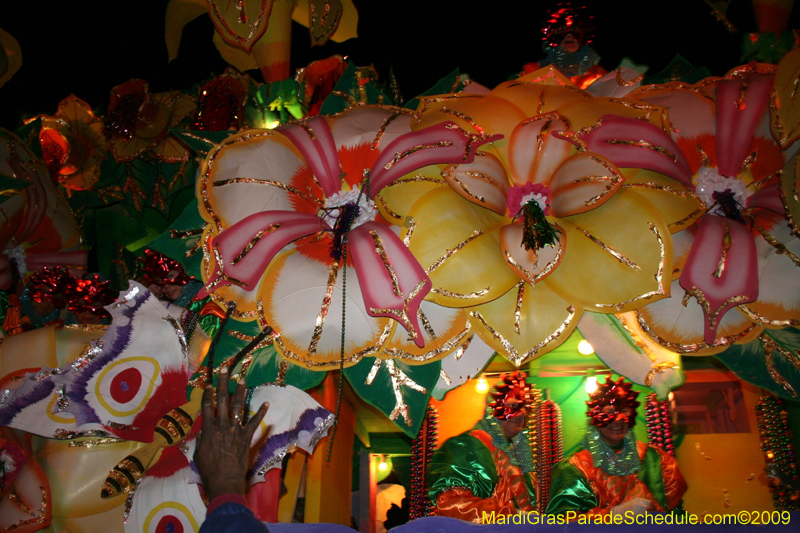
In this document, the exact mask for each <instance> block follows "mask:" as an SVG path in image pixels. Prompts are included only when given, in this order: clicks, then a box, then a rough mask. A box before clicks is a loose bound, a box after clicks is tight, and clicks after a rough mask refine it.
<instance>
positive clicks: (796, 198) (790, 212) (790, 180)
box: [781, 156, 800, 234]
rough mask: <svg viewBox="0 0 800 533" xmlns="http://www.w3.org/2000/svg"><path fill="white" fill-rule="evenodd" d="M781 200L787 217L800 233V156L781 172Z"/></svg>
mask: <svg viewBox="0 0 800 533" xmlns="http://www.w3.org/2000/svg"><path fill="white" fill-rule="evenodd" d="M781 200H783V205H784V206H785V207H786V219H787V220H788V221H789V224H791V226H792V229H793V230H794V231H795V232H796V233H798V234H800V158H798V157H797V156H794V157H793V158H791V159H790V160H789V161H788V162H787V163H786V165H784V167H783V172H782V173H781Z"/></svg>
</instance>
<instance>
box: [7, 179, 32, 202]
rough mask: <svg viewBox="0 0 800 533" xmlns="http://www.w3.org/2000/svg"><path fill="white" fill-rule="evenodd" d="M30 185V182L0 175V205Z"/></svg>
mask: <svg viewBox="0 0 800 533" xmlns="http://www.w3.org/2000/svg"><path fill="white" fill-rule="evenodd" d="M28 185H30V182H27V181H22V180H17V179H14V178H11V177H8V176H6V175H5V174H0V204H2V203H3V202H5V201H6V200H8V199H9V198H11V197H12V196H16V195H17V194H19V193H20V192H21V191H22V189H24V188H25V187H27V186H28Z"/></svg>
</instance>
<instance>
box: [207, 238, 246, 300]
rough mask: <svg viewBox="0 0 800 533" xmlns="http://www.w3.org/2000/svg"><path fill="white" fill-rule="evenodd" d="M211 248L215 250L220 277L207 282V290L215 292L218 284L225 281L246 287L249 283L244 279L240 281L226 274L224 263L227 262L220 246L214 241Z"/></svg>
mask: <svg viewBox="0 0 800 533" xmlns="http://www.w3.org/2000/svg"><path fill="white" fill-rule="evenodd" d="M211 249H212V251H213V252H214V259H215V262H216V266H217V274H218V277H217V279H215V280H214V281H212V282H211V283H207V284H206V290H207V291H208V292H213V291H214V289H216V287H217V285H219V284H220V283H222V282H223V281H229V282H231V283H233V284H234V285H238V286H239V287H241V288H243V289H244V288H246V287H247V283H245V282H244V281H240V280H238V279H236V278H232V277H230V276H228V275H227V274H225V271H224V270H223V265H224V264H225V262H224V261H223V260H222V255H221V254H220V253H219V247H218V246H217V244H216V243H212V244H211Z"/></svg>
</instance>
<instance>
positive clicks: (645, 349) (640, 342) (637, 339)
mask: <svg viewBox="0 0 800 533" xmlns="http://www.w3.org/2000/svg"><path fill="white" fill-rule="evenodd" d="M616 316H617V319H618V320H619V323H620V325H621V326H622V328H623V329H624V330H625V331H626V332H627V333H628V335H629V336H630V338H631V341H633V344H634V346H636V347H637V348H639V349H640V350H641V351H642V353H643V354H645V355H646V356H647V357H648V358H649V359H650V361H652V362H653V363H655V362H656V361H657V360H658V355H656V353H655V352H654V351H653V349H652V348H650V347H649V346H648V345H647V343H645V342H644V339H642V336H641V335H640V334H639V332H637V331H636V330H634V329H633V328H631V327H630V326H629V325H628V322H627V320H625V319H624V318H622V317H621V316H619V315H616Z"/></svg>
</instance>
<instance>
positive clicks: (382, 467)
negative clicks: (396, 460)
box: [378, 455, 389, 472]
mask: <svg viewBox="0 0 800 533" xmlns="http://www.w3.org/2000/svg"><path fill="white" fill-rule="evenodd" d="M387 468H389V465H387V464H386V457H384V456H383V455H381V462H380V463H379V464H378V470H380V471H381V472H386V469H387Z"/></svg>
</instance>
